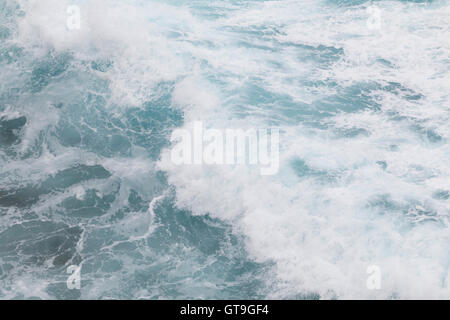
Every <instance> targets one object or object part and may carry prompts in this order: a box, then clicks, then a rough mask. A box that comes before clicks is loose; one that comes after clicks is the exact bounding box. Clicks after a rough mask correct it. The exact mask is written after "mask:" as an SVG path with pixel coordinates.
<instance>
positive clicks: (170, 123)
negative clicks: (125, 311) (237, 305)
mask: <svg viewBox="0 0 450 320" xmlns="http://www.w3.org/2000/svg"><path fill="white" fill-rule="evenodd" d="M73 5H75V6H77V7H78V8H79V9H80V18H81V24H80V28H75V29H71V28H68V24H67V20H68V19H69V18H70V17H68V12H67V8H68V7H69V6H73ZM191 121H202V122H203V123H205V124H206V125H208V126H209V127H215V128H244V129H245V128H249V127H259V128H266V127H277V128H279V129H280V169H279V172H278V174H276V175H272V176H261V175H260V174H259V170H258V169H255V168H254V167H250V166H220V165H216V166H205V165H197V166H188V165H181V166H180V165H178V166H177V165H175V164H174V163H173V162H172V161H171V158H170V148H171V143H170V136H171V133H172V132H173V130H175V129H177V128H183V127H185V126H188V125H189V123H190V122H191ZM449 139H450V1H448V0H435V1H363V0H354V1H351V0H285V1H257V0H221V1H218V0H190V1H188V0H165V1H164V0H85V1H83V0H70V1H69V0H0V298H1V299H183V298H184V299H213V298H214V299H231V298H234V299H253V298H258V299H266V298H271V299H305V298H307V299H361V298H363V299H399V298H400V299H410V298H432V299H435V298H446V299H449V298H450V279H449V276H450V269H449V266H450V223H449V216H450V144H449ZM71 265H75V266H80V267H81V270H80V279H81V287H80V289H70V288H68V286H67V279H68V277H69V275H70V274H68V273H67V268H68V267H69V266H71ZM370 266H376V267H377V268H378V269H377V270H379V272H380V283H379V284H380V285H379V287H378V288H376V289H375V290H371V289H373V288H370V286H368V285H367V280H368V277H370V274H368V273H367V271H368V267H370Z"/></svg>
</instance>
